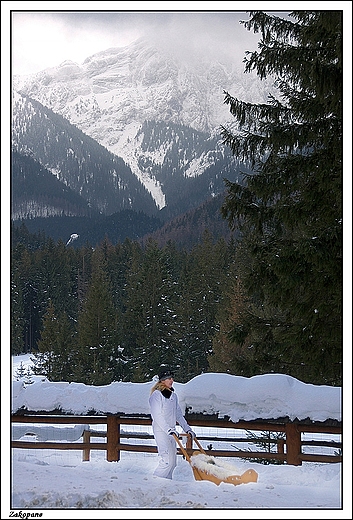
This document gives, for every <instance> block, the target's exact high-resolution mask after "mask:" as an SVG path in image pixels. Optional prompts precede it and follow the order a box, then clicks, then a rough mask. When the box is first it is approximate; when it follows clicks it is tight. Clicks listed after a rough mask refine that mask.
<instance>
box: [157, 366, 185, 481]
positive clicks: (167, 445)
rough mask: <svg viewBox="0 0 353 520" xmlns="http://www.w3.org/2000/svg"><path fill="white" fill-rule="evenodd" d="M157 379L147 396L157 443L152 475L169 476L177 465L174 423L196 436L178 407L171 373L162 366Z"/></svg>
mask: <svg viewBox="0 0 353 520" xmlns="http://www.w3.org/2000/svg"><path fill="white" fill-rule="evenodd" d="M158 378H159V380H158V382H157V383H156V384H155V385H154V386H153V387H152V389H151V395H150V399H149V404H150V409H151V417H152V429H153V435H154V438H155V440H156V443H157V448H158V455H159V463H158V466H157V468H156V469H155V471H154V473H153V474H154V475H156V476H157V477H162V478H169V479H171V478H172V475H173V471H174V469H175V467H176V465H177V443H176V441H175V439H174V436H173V434H176V435H177V436H178V437H179V434H178V432H177V430H176V423H178V424H179V426H181V427H182V429H183V430H184V432H185V433H188V434H189V435H191V437H193V438H194V437H195V433H194V432H193V431H192V429H191V428H190V426H189V425H188V423H187V422H186V420H185V417H184V416H183V413H182V411H181V408H180V406H179V402H178V397H177V395H176V393H175V392H174V388H173V386H172V385H173V381H174V379H173V373H172V372H171V370H170V369H169V368H166V367H162V368H161V370H160V372H159V374H158Z"/></svg>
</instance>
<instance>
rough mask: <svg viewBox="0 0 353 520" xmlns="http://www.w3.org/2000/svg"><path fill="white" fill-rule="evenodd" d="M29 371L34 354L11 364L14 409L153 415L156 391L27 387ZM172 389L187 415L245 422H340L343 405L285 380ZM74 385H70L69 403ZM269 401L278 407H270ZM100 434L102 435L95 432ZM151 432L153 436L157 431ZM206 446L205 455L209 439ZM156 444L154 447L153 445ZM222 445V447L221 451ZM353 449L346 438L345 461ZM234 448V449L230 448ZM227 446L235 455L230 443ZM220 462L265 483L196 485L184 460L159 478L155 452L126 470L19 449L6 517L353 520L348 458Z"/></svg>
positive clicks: (225, 377)
mask: <svg viewBox="0 0 353 520" xmlns="http://www.w3.org/2000/svg"><path fill="white" fill-rule="evenodd" d="M21 363H22V366H23V367H24V368H25V369H26V371H27V373H28V370H29V371H30V367H31V362H30V355H28V354H27V355H22V356H15V357H14V358H13V363H12V374H13V375H12V379H13V382H14V391H13V400H14V408H16V407H17V406H19V405H22V404H27V406H29V407H32V409H34V408H36V409H41V410H47V409H49V408H50V407H52V406H53V404H54V403H56V404H58V403H59V404H60V405H63V407H64V408H65V404H64V403H65V402H66V406H67V405H68V404H69V403H70V402H71V403H74V407H75V413H77V414H78V413H80V412H81V413H84V412H85V411H86V410H87V406H92V405H93V406H97V404H98V403H99V404H100V406H101V407H102V408H104V409H108V408H109V409H114V406H117V407H118V408H121V407H122V406H124V407H126V408H127V409H130V412H132V411H133V410H136V412H137V413H143V412H141V410H143V411H146V409H145V407H146V406H148V404H147V403H148V396H149V391H150V388H151V387H152V385H153V383H154V382H153V381H151V382H149V383H141V384H140V383H117V384H115V383H112V384H111V385H107V386H105V387H86V385H77V386H75V384H71V385H69V384H68V383H64V382H63V383H50V382H48V381H43V377H41V376H32V379H31V377H30V380H32V381H33V382H32V383H31V384H27V385H26V384H23V382H24V381H25V379H26V378H25V377H22V378H19V372H18V368H19V367H20V365H21ZM72 385H73V386H72ZM173 386H174V388H175V391H176V393H177V395H178V397H179V401H180V404H181V407H182V409H183V410H184V406H185V404H186V403H189V404H190V403H191V404H192V405H193V407H194V408H195V409H198V408H199V409H200V408H202V407H204V406H212V407H213V408H214V410H223V412H224V413H225V412H227V413H229V414H230V415H232V416H233V418H234V420H235V418H236V417H238V416H240V415H244V414H247V416H248V417H249V418H250V417H251V416H252V414H255V415H256V416H257V417H259V416H267V415H269V414H270V415H271V414H272V415H276V414H277V413H278V414H280V415H281V414H282V415H286V414H288V413H295V414H299V415H300V414H309V415H310V416H312V417H314V416H316V417H318V416H320V417H321V420H323V418H324V417H326V418H327V417H339V416H340V413H341V407H342V405H341V400H340V397H341V392H340V389H339V388H333V387H327V386H315V385H309V384H304V383H302V382H301V381H299V380H297V379H294V378H292V377H290V376H286V375H283V374H281V375H280V374H265V375H263V376H255V377H253V378H243V377H238V376H230V375H229V374H212V373H211V374H203V375H201V376H197V377H195V378H193V379H192V380H190V381H188V382H187V383H184V384H182V383H178V382H175V383H174V385H173ZM60 387H61V389H60ZM68 387H71V394H70V398H69V394H67V390H68ZM26 393H30V396H28V397H27V398H26V397H25V396H24V394H26ZM114 396H115V399H114ZM269 401H272V408H271V409H270V408H269V406H268V402H269ZM112 407H113V408H112ZM255 407H257V408H256V409H255ZM290 410H291V412H290ZM310 410H311V411H310ZM147 413H148V412H147ZM318 414H319V415H318ZM18 426H19V425H17V430H16V428H15V429H14V430H15V433H14V437H16V438H17V439H19V438H21V439H22V440H26V439H27V440H32V441H33V436H28V435H26V434H25V433H28V432H24V431H22V432H20V433H19V428H18ZM20 426H23V425H20ZM75 428H76V430H77V427H75ZM93 428H94V429H97V426H96V425H95V426H93ZM134 428H135V430H134ZM146 428H148V427H146V426H140V427H134V426H127V427H126V426H125V427H123V430H125V431H129V432H131V431H137V430H138V429H140V430H139V431H141V429H142V430H143V431H145V430H146ZM27 429H28V428H27ZM178 429H179V427H178ZM193 429H194V430H195V432H196V434H197V435H198V436H199V437H202V435H205V434H206V435H207V434H209V433H210V432H208V431H207V430H206V429H205V428H197V427H194V428H193ZM76 430H75V431H74V427H73V426H66V427H64V428H61V429H59V430H58V429H55V430H53V428H48V426H47V425H41V426H40V427H39V430H38V429H37V430H36V429H35V428H34V429H33V433H34V434H36V435H38V436H40V435H41V431H43V433H42V437H44V438H46V439H48V440H50V439H52V440H58V432H59V438H60V439H61V440H65V439H67V440H70V441H72V442H74V441H75V439H76V438H77V442H81V441H80V439H79V437H78V435H79V434H78V435H76ZM229 432H230V433H229ZM147 433H151V429H150V430H149V431H148V432H147ZM228 434H229V435H233V436H234V431H231V430H222V435H224V436H226V435H228ZM242 434H244V432H243V433H242ZM75 435H76V437H75ZM95 442H98V441H97V439H95ZM130 442H131V441H130ZM139 442H141V441H139ZM200 442H201V444H203V447H204V448H206V449H207V445H205V442H207V441H203V442H202V441H200ZM150 444H152V445H155V442H154V440H153V439H151V440H150ZM216 444H217V443H216ZM216 444H215V445H214V448H215V449H218V448H220V446H217V445H216ZM3 445H4V442H3V443H2V446H3ZM350 445H351V444H350V442H349V440H348V441H347V455H349V449H350ZM231 446H232V445H231V444H230V445H229V446H228V448H229V449H232V448H231ZM223 448H224V449H227V448H225V447H224V445H223ZM310 449H313V448H310ZM2 451H3V454H2V457H3V458H2V472H3V468H4V462H5V461H6V460H7V459H8V458H9V457H10V454H9V453H8V450H3V449H2ZM4 455H5V458H4ZM214 461H215V462H217V463H218V464H224V463H227V464H229V465H230V466H232V467H231V468H230V469H229V470H228V471H229V472H230V473H231V474H235V475H241V474H242V473H243V472H244V471H246V470H248V469H253V470H255V471H256V473H257V474H258V479H257V482H256V483H255V482H254V483H248V484H241V485H237V486H234V485H233V484H229V483H221V484H220V485H219V486H217V485H216V484H214V483H213V482H210V481H196V480H195V479H194V476H193V473H192V468H191V465H190V464H189V462H187V461H186V460H185V459H183V458H182V457H181V456H179V457H178V465H177V467H176V469H175V471H174V474H173V479H172V480H171V481H170V480H166V479H161V478H158V477H155V476H153V471H154V469H155V467H156V465H157V463H158V455H157V454H145V453H137V452H136V453H133V452H132V453H129V452H122V454H121V459H120V461H119V462H107V461H106V460H105V452H104V451H92V452H91V457H90V461H87V462H82V453H81V452H80V451H77V452H76V451H65V450H56V451H55V450H54V451H53V450H25V449H14V450H13V454H12V461H11V471H10V473H11V477H12V482H11V479H6V478H5V479H4V478H2V482H3V484H2V504H1V507H2V511H3V513H2V516H1V518H6V517H7V516H8V515H9V513H8V512H9V510H10V509H11V507H12V508H15V509H17V510H21V511H22V512H23V513H25V512H26V511H31V512H41V511H43V510H44V515H43V518H46V519H47V518H48V519H49V518H66V517H68V518H85V519H86V518H94V519H98V518H116V517H117V516H119V513H117V509H124V518H139V517H140V516H141V509H143V515H144V516H145V517H146V518H165V517H166V516H169V515H170V514H171V513H170V512H169V511H168V512H166V511H165V510H174V509H183V510H186V512H185V513H179V515H180V514H181V515H183V516H185V517H186V516H187V518H201V517H202V518H224V517H225V516H229V517H230V518H233V517H234V511H235V510H241V512H239V511H236V513H235V514H236V515H237V517H238V516H240V518H259V517H261V518H262V517H265V518H284V517H285V518H298V515H300V513H299V511H305V512H306V514H308V509H310V513H309V514H310V517H311V518H320V519H323V518H329V519H332V518H351V511H352V509H351V493H350V492H349V489H350V487H349V488H348V490H347V489H346V485H347V479H348V485H350V483H351V473H350V472H349V470H350V468H349V467H347V464H348V459H347V464H346V466H344V465H343V466H344V467H343V468H342V464H341V463H331V464H323V463H321V464H320V463H312V462H310V463H309V462H307V463H306V462H304V463H303V464H302V465H301V466H292V465H278V464H266V465H265V464H260V463H256V462H249V461H247V460H245V459H238V458H235V459H234V458H229V459H224V458H222V459H221V460H219V458H217V457H216V458H215V459H214ZM348 465H349V464H348ZM233 468H234V471H233ZM344 468H345V471H344V472H343V469H344ZM2 476H4V475H2ZM342 476H343V485H342ZM10 482H11V484H10ZM342 491H343V500H342ZM11 497H12V498H11ZM6 508H7V509H6ZM259 510H262V511H259ZM283 511H285V515H284V516H283ZM177 514H178V513H177ZM305 518H307V516H305Z"/></svg>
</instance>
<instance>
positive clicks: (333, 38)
mask: <svg viewBox="0 0 353 520" xmlns="http://www.w3.org/2000/svg"><path fill="white" fill-rule="evenodd" d="M250 16H251V17H250V19H249V20H248V21H247V22H244V23H245V26H246V28H247V29H249V30H250V29H253V30H254V31H255V32H258V31H260V32H261V36H262V38H261V41H260V43H259V51H258V52H253V53H249V55H248V57H247V58H246V59H245V63H246V65H245V70H246V72H250V71H251V70H256V71H257V74H258V75H259V77H260V78H261V79H265V78H267V76H269V75H273V76H275V78H276V86H277V88H278V96H279V97H278V99H277V98H275V97H274V96H269V102H268V103H267V104H261V105H256V104H251V103H245V102H242V101H240V100H238V99H236V98H234V97H232V96H231V95H230V94H229V93H226V94H225V102H226V103H227V104H228V105H229V106H230V112H231V114H232V115H233V116H234V117H235V119H236V122H237V123H238V130H237V131H235V130H232V131H231V130H228V129H227V128H225V127H223V128H222V135H223V138H224V143H225V144H227V145H229V146H230V147H231V150H232V152H233V154H235V155H237V156H238V157H240V156H241V157H242V158H243V159H245V160H249V161H251V164H252V168H253V173H252V174H247V175H245V182H244V184H243V185H240V184H236V183H231V182H229V181H226V185H227V190H228V191H227V196H226V200H225V202H224V204H223V206H222V213H223V216H224V217H225V218H226V219H228V221H229V224H230V225H231V226H233V227H235V226H236V225H239V226H240V228H241V231H242V247H243V251H246V254H247V256H248V257H249V259H250V261H249V262H248V263H247V264H243V266H242V272H241V279H242V283H243V286H244V289H245V290H246V292H247V294H248V297H249V298H250V299H251V302H252V305H253V308H255V309H257V311H255V313H253V312H249V314H248V317H247V318H246V319H245V321H240V322H239V321H236V322H234V323H233V325H232V327H233V332H234V335H233V338H234V339H236V337H237V331H238V330H240V329H244V330H245V329H246V330H248V331H249V333H250V332H251V331H252V332H253V336H255V337H256V341H255V342H254V343H253V345H254V349H255V350H256V355H258V356H259V357H261V358H262V360H263V366H262V369H263V370H271V368H272V366H273V365H272V363H273V361H274V360H276V359H279V358H281V360H282V363H283V365H282V370H285V371H286V372H287V373H290V374H292V375H293V376H295V377H299V378H301V379H302V380H306V381H310V382H312V383H317V384H320V383H329V384H337V385H339V384H341V370H342V11H294V12H292V13H291V14H290V16H289V18H288V19H282V18H280V17H277V16H272V15H269V14H266V13H264V12H260V11H255V12H251V15H250ZM291 19H292V20H293V21H292V20H291ZM255 330H256V333H254V331H255ZM237 341H239V338H238V340H237ZM242 341H243V340H242ZM266 359H267V362H266ZM266 363H267V364H266Z"/></svg>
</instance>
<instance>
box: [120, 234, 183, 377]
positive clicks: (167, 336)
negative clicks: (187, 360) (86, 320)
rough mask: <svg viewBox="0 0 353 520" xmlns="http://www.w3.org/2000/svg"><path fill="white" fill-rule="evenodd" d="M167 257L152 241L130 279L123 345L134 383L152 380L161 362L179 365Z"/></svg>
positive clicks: (136, 259)
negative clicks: (129, 355) (131, 363)
mask: <svg viewBox="0 0 353 520" xmlns="http://www.w3.org/2000/svg"><path fill="white" fill-rule="evenodd" d="M169 260H170V259H169V257H168V254H167V253H166V251H163V250H160V249H159V248H158V246H157V243H156V242H155V241H153V240H149V241H148V243H147V245H146V247H145V250H144V252H143V254H142V255H140V254H138V252H136V254H135V256H134V258H133V260H132V264H131V269H130V271H129V273H128V277H127V278H128V279H127V291H126V294H127V298H126V303H125V306H126V313H125V315H124V342H125V348H126V351H127V352H130V353H131V358H132V361H133V366H134V369H133V380H134V381H146V380H151V379H152V377H153V376H154V375H155V374H156V373H157V371H158V368H159V367H160V365H161V364H162V363H165V364H169V365H172V366H174V367H175V364H177V363H178V353H177V344H176V336H175V334H174V321H175V318H174V315H175V307H176V303H175V286H174V278H173V274H172V269H171V265H170V261H169Z"/></svg>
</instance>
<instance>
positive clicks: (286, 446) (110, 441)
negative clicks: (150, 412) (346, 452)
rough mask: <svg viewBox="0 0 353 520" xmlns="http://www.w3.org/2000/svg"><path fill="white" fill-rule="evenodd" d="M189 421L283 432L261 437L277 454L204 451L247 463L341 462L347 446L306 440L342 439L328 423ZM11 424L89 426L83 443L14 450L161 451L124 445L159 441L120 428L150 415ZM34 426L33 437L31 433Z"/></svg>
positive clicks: (29, 444) (27, 417)
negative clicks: (306, 436) (311, 436)
mask: <svg viewBox="0 0 353 520" xmlns="http://www.w3.org/2000/svg"><path fill="white" fill-rule="evenodd" d="M187 421H188V423H189V424H190V426H197V427H200V428H208V429H210V430H212V428H217V429H218V428H226V429H234V430H245V431H247V432H252V431H261V432H268V433H269V434H270V432H275V433H279V434H283V438H267V439H266V438H262V439H261V442H262V443H265V442H268V444H269V445H270V444H271V445H276V447H277V452H270V451H260V450H251V451H246V450H239V449H238V448H237V447H236V446H235V447H234V448H235V449H234V450H219V449H212V450H209V449H205V452H206V453H207V454H208V455H212V456H215V457H240V458H245V459H251V460H255V459H264V460H266V459H267V460H269V459H270V460H278V461H280V462H283V463H287V464H291V465H295V466H298V465H301V464H302V462H303V461H306V462H327V463H334V462H342V442H337V441H332V440H329V441H325V440H322V441H321V440H318V441H313V440H310V441H309V440H302V433H316V434H333V435H341V434H342V427H341V425H340V424H334V425H332V424H325V423H311V424H305V422H300V421H296V422H290V421H286V422H284V421H283V422H280V421H278V422H273V421H269V422H267V421H265V420H264V421H262V420H261V421H239V422H237V423H233V422H231V421H229V420H227V419H218V418H217V419H213V418H211V419H210V418H205V417H202V418H201V419H200V418H193V417H192V415H188V416H187ZM11 422H12V423H14V424H15V423H24V424H32V425H33V424H59V425H61V426H63V425H65V424H74V425H79V424H83V425H86V428H84V429H83V432H82V435H81V437H82V442H63V441H60V442H53V441H35V442H33V441H23V440H12V441H11V447H12V448H22V449H49V450H82V453H83V455H82V460H83V461H89V460H90V452H91V450H105V451H106V459H107V461H109V462H114V461H119V460H120V456H121V452H124V451H129V452H145V453H157V447H156V446H151V445H148V444H131V443H128V442H122V439H124V440H128V439H140V440H141V441H143V440H151V439H154V437H153V435H151V434H149V433H145V432H133V433H131V432H124V431H122V430H121V425H126V426H127V425H134V426H146V427H149V426H151V424H152V420H151V417H150V416H124V415H102V416H97V415H90V416H82V415H80V416H77V415H70V416H69V415H50V414H48V415H38V414H29V413H25V414H13V415H12V416H11ZM97 424H99V425H106V432H103V431H96V430H92V429H91V428H90V425H97ZM30 429H31V428H30V427H29V429H28V432H27V433H28V434H30ZM99 437H102V438H105V439H106V441H105V442H92V441H91V439H93V438H99ZM198 439H199V440H204V441H213V442H217V441H224V442H228V443H230V442H236V443H248V444H255V445H256V444H259V439H255V438H249V437H247V438H234V439H233V438H229V437H221V436H214V437H212V436H210V435H208V436H202V435H201V436H198ZM302 446H315V447H318V448H320V447H326V448H327V447H331V448H336V449H337V452H336V453H337V454H336V455H325V454H322V453H321V454H305V453H303V452H302ZM186 451H187V452H188V454H190V455H191V454H192V452H193V447H192V440H191V439H188V440H187V442H186ZM178 454H179V455H181V454H182V453H181V451H180V449H179V448H178Z"/></svg>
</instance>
